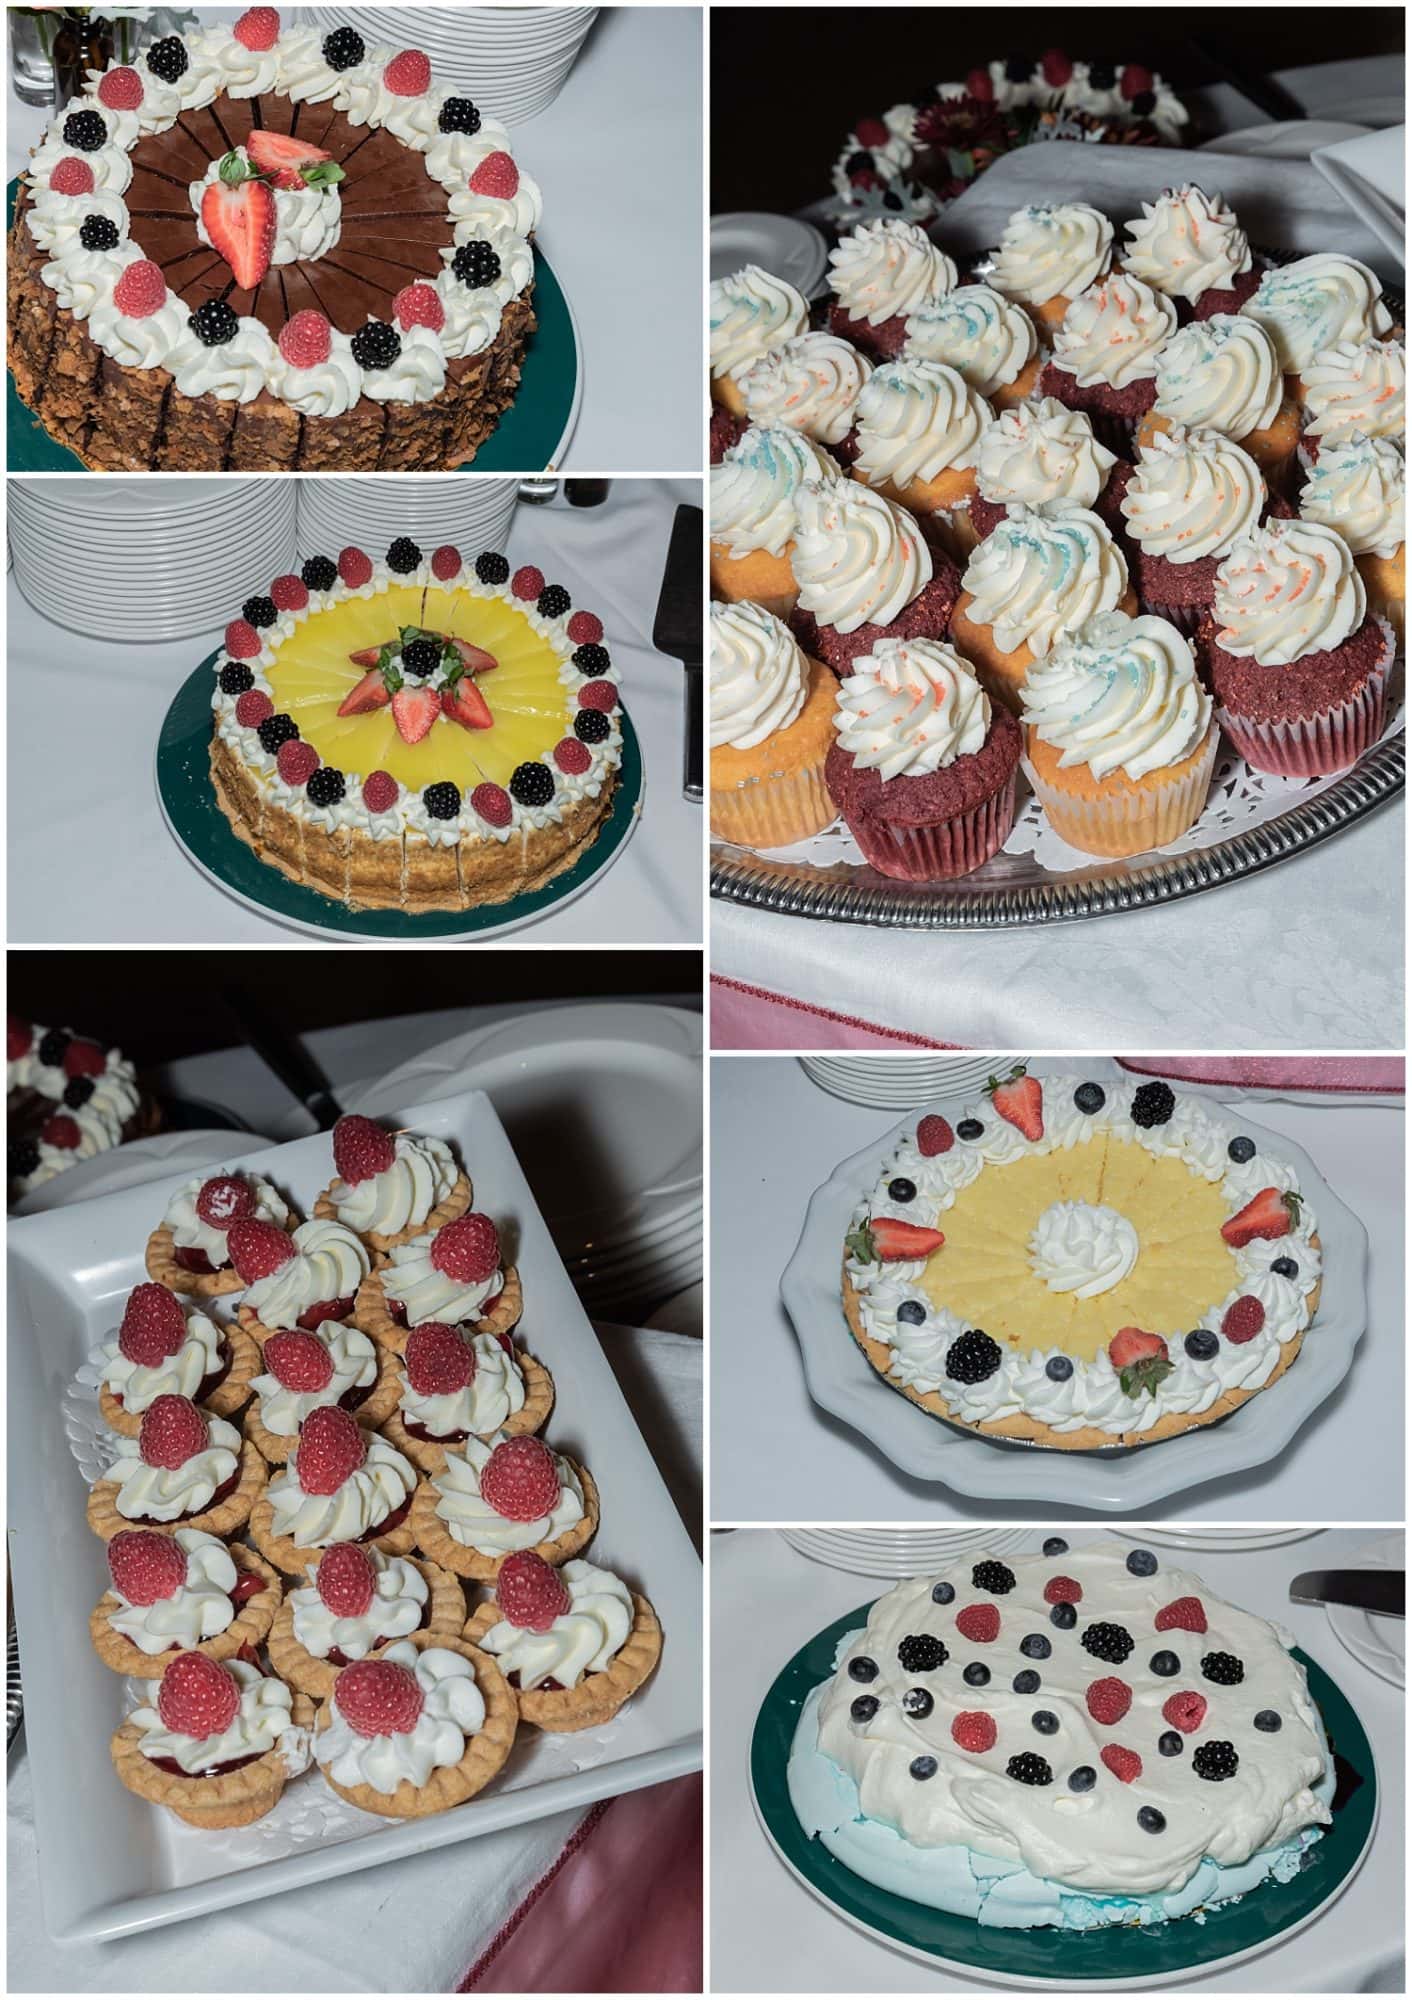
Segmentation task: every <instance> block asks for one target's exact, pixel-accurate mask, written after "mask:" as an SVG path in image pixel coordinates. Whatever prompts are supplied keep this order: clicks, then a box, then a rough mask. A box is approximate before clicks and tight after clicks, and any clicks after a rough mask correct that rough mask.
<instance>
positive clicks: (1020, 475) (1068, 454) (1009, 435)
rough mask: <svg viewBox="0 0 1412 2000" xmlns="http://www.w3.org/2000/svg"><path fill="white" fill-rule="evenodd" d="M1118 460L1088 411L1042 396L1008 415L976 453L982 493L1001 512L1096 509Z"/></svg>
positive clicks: (998, 420)
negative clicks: (1099, 436)
mask: <svg viewBox="0 0 1412 2000" xmlns="http://www.w3.org/2000/svg"><path fill="white" fill-rule="evenodd" d="M1116 463H1117V460H1116V458H1115V456H1114V454H1113V453H1112V452H1111V451H1109V449H1108V448H1107V446H1106V445H1102V444H1100V443H1099V442H1098V440H1097V438H1096V437H1095V436H1094V434H1093V425H1092V424H1091V423H1090V422H1089V420H1088V418H1087V417H1086V416H1085V415H1084V413H1083V411H1082V410H1066V409H1065V407H1064V405H1063V404H1062V403H1059V402H1056V401H1055V399H1054V398H1053V397H1052V396H1041V397H1038V398H1036V399H1035V400H1033V401H1031V402H1028V403H1021V404H1019V405H1018V406H1017V407H1016V408H1014V409H1010V410H1004V411H1002V412H1001V413H1000V415H999V416H998V417H997V418H996V421H995V422H994V423H993V424H992V425H991V426H990V427H989V429H988V430H987V431H986V433H985V435H984V437H983V438H982V439H981V442H980V449H979V451H978V452H977V454H976V490H977V492H978V493H979V494H980V497H981V499H982V500H986V501H989V502H990V503H991V504H992V505H993V506H997V507H1002V508H1003V507H1012V506H1019V507H1029V508H1031V509H1032V510H1034V511H1035V512H1037V513H1042V512H1045V511H1046V510H1047V509H1049V508H1053V507H1063V506H1073V507H1089V508H1091V507H1093V505H1094V504H1095V502H1096V501H1097V500H1098V498H1099V495H1100V494H1101V493H1102V492H1103V490H1104V488H1105V486H1106V485H1107V484H1108V475H1109V473H1110V472H1111V471H1112V469H1113V467H1114V465H1115V464H1116Z"/></svg>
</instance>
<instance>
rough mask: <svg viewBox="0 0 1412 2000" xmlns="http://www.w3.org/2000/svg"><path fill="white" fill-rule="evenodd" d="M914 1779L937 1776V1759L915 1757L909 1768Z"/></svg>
mask: <svg viewBox="0 0 1412 2000" xmlns="http://www.w3.org/2000/svg"><path fill="white" fill-rule="evenodd" d="M907 1769H908V1770H909V1771H910V1772H911V1774H912V1776H913V1777H914V1778H919V1779H920V1778H934V1777H935V1776H936V1759H935V1757H914V1758H913V1759H912V1761H911V1763H910V1764H909V1765H908V1766H907Z"/></svg>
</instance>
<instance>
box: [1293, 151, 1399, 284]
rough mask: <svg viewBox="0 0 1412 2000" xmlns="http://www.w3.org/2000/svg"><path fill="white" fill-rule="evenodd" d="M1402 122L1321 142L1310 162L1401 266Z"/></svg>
mask: <svg viewBox="0 0 1412 2000" xmlns="http://www.w3.org/2000/svg"><path fill="white" fill-rule="evenodd" d="M1406 148H1407V127H1406V126H1405V125H1394V126H1393V127H1391V128H1390V129H1389V130H1388V131H1385V132H1365V133H1364V134H1363V136H1362V137H1361V138H1358V139H1344V140H1341V141H1340V142H1339V144H1338V145H1336V146H1323V147H1320V149H1319V150H1318V151H1317V152H1316V153H1314V154H1313V155H1312V156H1311V157H1312V159H1313V162H1314V165H1315V166H1316V167H1317V168H1318V170H1319V172H1320V173H1321V174H1322V175H1323V176H1324V179H1325V180H1326V181H1327V182H1328V183H1329V185H1330V186H1331V187H1332V188H1333V189H1334V191H1335V192H1336V193H1337V194H1340V195H1342V197H1343V199H1344V200H1345V201H1346V202H1347V203H1348V205H1349V207H1350V208H1351V209H1352V210H1353V213H1354V214H1355V215H1356V216H1357V217H1358V218H1359V220H1360V221H1361V222H1364V223H1366V224H1367V226H1368V228H1369V229H1371V230H1372V231H1373V232H1374V234H1375V235H1376V236H1377V237H1378V240H1379V241H1380V242H1381V243H1382V244H1384V245H1385V247H1386V248H1387V249H1388V250H1389V251H1390V252H1391V254H1392V255H1393V256H1394V257H1395V258H1396V259H1397V260H1398V263H1399V264H1402V265H1403V266H1404V268H1405V259H1406V251H1405V248H1404V245H1405V241H1406V235H1407V193H1406V182H1405V178H1404V171H1405V170H1404V159H1405V154H1406Z"/></svg>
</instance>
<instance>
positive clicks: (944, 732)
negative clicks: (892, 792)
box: [834, 639, 990, 783]
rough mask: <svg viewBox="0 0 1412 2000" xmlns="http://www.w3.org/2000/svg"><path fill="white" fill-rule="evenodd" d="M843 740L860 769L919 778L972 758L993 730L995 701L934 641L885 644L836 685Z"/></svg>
mask: <svg viewBox="0 0 1412 2000" xmlns="http://www.w3.org/2000/svg"><path fill="white" fill-rule="evenodd" d="M834 723H835V727H836V728H837V730H838V741H839V745H840V747H841V748H842V749H844V750H846V751H848V753H849V754H850V756H851V757H852V758H853V760H854V762H855V764H856V765H857V766H858V768H859V769H860V770H863V771H877V772H878V773H879V775H880V776H881V778H882V779H883V782H884V783H886V782H887V780H888V779H889V778H901V777H909V778H920V777H924V776H926V774H927V773H928V772H930V771H940V770H942V769H944V767H945V766H946V765H948V764H954V763H955V762H956V759H957V758H958V757H972V756H974V755H975V754H976V752H977V751H978V750H980V749H981V747H982V746H983V744H984V743H985V740H986V736H987V734H988V733H989V730H990V697H989V696H988V695H987V694H986V692H985V690H984V688H983V687H982V686H981V685H980V682H979V681H978V680H977V679H976V677H975V673H974V671H973V670H972V668H971V666H970V665H969V663H968V662H967V661H965V660H963V659H962V658H961V656H960V654H959V653H955V652H953V651H952V649H951V648H950V646H945V645H943V644H942V643H941V642H940V640H937V639H880V640H879V641H878V643H877V645H875V646H874V648H873V650H872V652H871V653H865V654H863V655H862V656H861V657H860V658H858V659H856V660H855V661H854V662H853V672H852V673H851V674H850V675H849V676H848V678H847V679H846V680H844V681H842V682H840V684H839V690H838V712H837V714H836V716H835V718H834Z"/></svg>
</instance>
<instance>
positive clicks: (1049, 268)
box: [989, 201, 1113, 335]
mask: <svg viewBox="0 0 1412 2000" xmlns="http://www.w3.org/2000/svg"><path fill="white" fill-rule="evenodd" d="M1112 254H1113V225H1112V223H1111V222H1110V221H1109V220H1108V218H1107V216H1106V215H1100V213H1099V211H1098V210H1097V209H1096V208H1090V207H1089V206H1088V204H1087V203H1086V202H1081V201H1069V202H1061V203H1057V204H1056V205H1054V206H1053V207H1045V206H1036V207H1032V208H1021V209H1018V210H1017V211H1016V212H1015V214H1014V215H1012V216H1011V218H1010V220H1009V221H1008V222H1007V223H1006V225H1005V228H1004V231H1003V233H1002V235H1001V238H1000V247H999V249H998V250H997V251H996V253H995V262H994V266H993V268H992V269H991V271H990V273H989V280H990V283H991V284H992V285H993V286H994V287H995V289H996V291H997V292H1002V293H1003V294H1004V295H1005V297H1006V298H1007V299H1015V300H1017V301H1018V302H1019V304H1021V305H1022V306H1024V307H1025V309H1026V310H1027V311H1028V312H1029V313H1030V314H1031V316H1032V317H1033V318H1034V321H1035V324H1036V325H1037V326H1038V328H1039V331H1040V333H1041V335H1047V334H1049V333H1052V332H1053V330H1054V328H1055V327H1057V326H1058V325H1059V323H1060V321H1061V320H1062V319H1063V317H1064V315H1065V313H1066V312H1067V311H1068V309H1069V304H1070V301H1071V300H1073V299H1076V298H1077V297H1078V296H1079V294H1080V293H1081V292H1086V291H1087V290H1088V288H1089V286H1090V285H1092V284H1095V283H1096V282H1097V280H1098V279H1099V278H1101V277H1103V276H1104V274H1105V273H1106V272H1107V270H1108V269H1109V266H1110V263H1111V261H1112Z"/></svg>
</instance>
